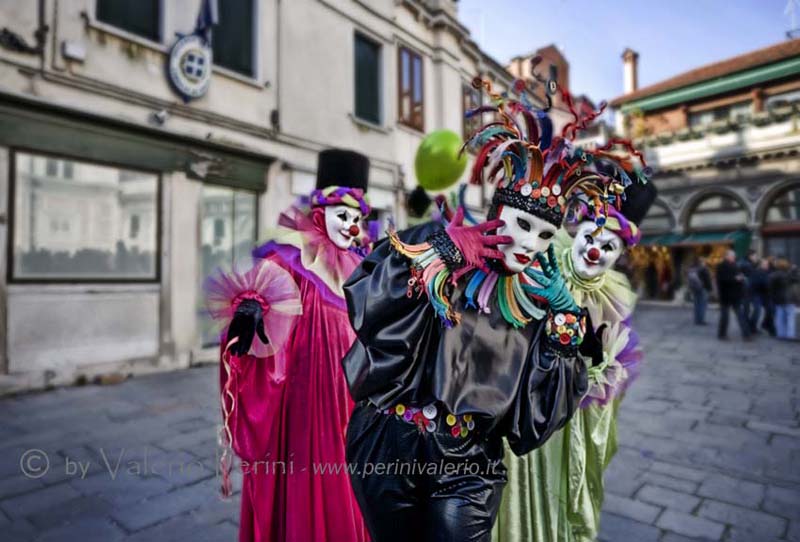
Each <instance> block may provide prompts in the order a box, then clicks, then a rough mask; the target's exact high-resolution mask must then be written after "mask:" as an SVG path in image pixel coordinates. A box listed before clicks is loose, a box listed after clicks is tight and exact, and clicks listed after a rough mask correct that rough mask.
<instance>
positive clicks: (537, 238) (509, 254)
mask: <svg viewBox="0 0 800 542" xmlns="http://www.w3.org/2000/svg"><path fill="white" fill-rule="evenodd" d="M497 218H499V219H500V220H502V221H503V222H505V225H504V226H501V227H500V228H498V229H497V235H508V236H509V237H511V239H512V241H511V243H510V244H508V245H498V247H497V248H498V249H499V250H500V252H502V253H503V263H504V264H505V266H506V269H508V270H509V271H511V272H512V273H520V272H522V271H523V270H524V269H525V268H526V267H528V265H530V263H531V262H532V260H533V257H534V256H535V255H536V253H537V252H544V251H546V250H547V247H548V246H549V245H550V241H551V240H552V238H553V236H554V235H555V234H556V230H557V229H558V228H556V227H555V226H553V225H552V224H550V223H549V222H548V221H546V220H543V219H541V218H539V217H538V216H534V215H532V214H531V213H526V212H525V211H520V210H519V209H515V208H514V207H510V206H508V205H503V208H502V209H501V210H500V215H499V216H498V217H497Z"/></svg>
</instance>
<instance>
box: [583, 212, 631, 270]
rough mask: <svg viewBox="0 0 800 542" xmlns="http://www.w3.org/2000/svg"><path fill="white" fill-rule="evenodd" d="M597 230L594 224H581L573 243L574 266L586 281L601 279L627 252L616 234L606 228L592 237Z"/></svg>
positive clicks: (587, 222)
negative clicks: (624, 252)
mask: <svg viewBox="0 0 800 542" xmlns="http://www.w3.org/2000/svg"><path fill="white" fill-rule="evenodd" d="M596 229H597V226H596V225H595V224H594V222H589V221H584V222H581V223H580V225H579V226H578V230H577V231H576V232H575V239H574V241H573V242H572V265H573V267H574V269H575V272H576V273H577V274H578V276H580V277H581V278H584V279H593V278H596V277H599V276H600V275H602V274H603V273H605V272H606V271H608V270H609V269H611V268H612V267H613V266H614V264H615V263H616V262H617V260H618V259H619V257H620V256H621V255H622V252H623V251H624V250H625V243H623V241H622V239H620V237H619V236H618V235H617V234H616V233H614V232H612V231H610V230H609V229H608V228H604V229H602V230H600V232H599V233H597V234H596V235H592V234H593V233H594V232H595V230H596Z"/></svg>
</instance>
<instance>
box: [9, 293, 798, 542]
mask: <svg viewBox="0 0 800 542" xmlns="http://www.w3.org/2000/svg"><path fill="white" fill-rule="evenodd" d="M711 316H712V319H713V318H715V317H716V314H715V313H713V312H712V313H711ZM689 321H690V316H689V311H688V309H683V310H679V309H671V308H652V307H642V308H641V309H640V310H639V312H638V313H637V317H636V326H637V329H638V330H639V331H640V333H641V335H642V338H643V342H644V344H645V347H646V349H647V360H646V364H647V365H646V368H645V371H644V373H643V375H642V377H641V378H640V380H639V381H638V382H637V384H636V385H635V386H634V387H633V388H632V389H631V390H630V391H629V394H628V397H627V398H626V400H625V402H624V403H623V406H622V411H621V416H620V430H619V432H620V440H621V446H620V451H619V453H618V454H617V456H616V458H615V459H614V461H613V462H612V464H611V466H610V469H609V472H608V476H607V482H608V493H607V497H606V506H605V512H604V517H603V524H602V533H601V540H602V541H603V542H649V541H659V542H681V541H688V540H698V539H699V540H722V541H725V542H773V541H777V540H791V541H795V542H800V424H798V421H800V394H799V393H798V386H799V385H800V379H799V378H798V377H799V376H800V348H798V346H800V343H794V344H790V343H781V342H778V341H775V340H771V339H769V338H765V337H759V338H758V340H757V341H756V342H754V343H743V342H741V341H740V340H738V339H737V338H732V339H731V340H730V341H728V342H726V343H718V342H717V341H716V340H715V339H714V338H713V336H714V329H713V328H712V327H711V326H709V327H705V328H698V327H694V326H691V325H690V324H689ZM733 331H735V324H734V330H733ZM732 337H735V334H734V333H732ZM215 375H216V368H213V367H205V368H197V369H192V370H188V371H182V372H175V373H169V374H160V375H153V376H147V377H141V378H136V379H133V380H129V381H127V382H125V383H123V384H121V385H118V386H106V387H98V386H87V387H80V388H71V389H58V390H54V391H50V392H44V393H36V394H30V395H26V396H21V397H17V398H6V399H0V540H2V541H3V542H16V541H30V540H37V541H47V542H56V541H73V540H80V541H82V542H92V541H102V542H114V541H126V542H134V541H135V542H173V541H175V542H177V541H184V540H186V541H188V540H192V541H196V540H202V541H208V542H214V541H225V542H231V541H235V540H236V531H237V521H238V520H237V516H238V494H237V495H236V496H235V497H234V498H233V499H231V500H230V501H222V500H220V499H219V497H218V496H217V495H218V493H217V489H218V485H219V484H218V481H217V478H216V476H215V465H216V454H217V446H216V436H215V435H216V431H215V427H216V426H217V424H218V423H219V413H218V407H217V399H216V397H217V395H216V393H217V384H216V378H215ZM45 454H46V455H45ZM45 467H47V469H46V470H45ZM22 469H25V470H26V471H27V473H28V474H27V476H26V475H24V474H23V472H22ZM236 482H237V486H238V485H239V483H240V482H239V481H238V480H237V481H236Z"/></svg>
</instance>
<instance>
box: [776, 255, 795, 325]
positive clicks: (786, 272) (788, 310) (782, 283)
mask: <svg viewBox="0 0 800 542" xmlns="http://www.w3.org/2000/svg"><path fill="white" fill-rule="evenodd" d="M796 279H797V277H796V276H795V275H794V274H791V273H790V265H789V261H788V260H785V259H783V258H781V259H779V260H778V261H776V262H775V271H773V272H772V273H770V275H769V292H770V297H771V298H772V302H773V304H774V306H775V334H776V336H777V337H778V338H779V339H794V338H795V310H796V309H795V306H794V303H793V302H792V300H791V296H790V295H789V289H790V288H791V285H792V282H796Z"/></svg>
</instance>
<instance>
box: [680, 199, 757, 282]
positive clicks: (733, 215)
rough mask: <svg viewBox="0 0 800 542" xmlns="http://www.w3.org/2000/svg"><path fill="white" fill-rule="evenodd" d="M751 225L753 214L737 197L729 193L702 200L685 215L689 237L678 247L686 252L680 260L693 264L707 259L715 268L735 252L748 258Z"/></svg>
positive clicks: (685, 237) (687, 235)
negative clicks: (749, 227) (704, 258)
mask: <svg viewBox="0 0 800 542" xmlns="http://www.w3.org/2000/svg"><path fill="white" fill-rule="evenodd" d="M749 223H750V212H749V211H748V210H747V207H745V204H744V202H742V201H741V200H740V199H739V198H738V197H737V196H735V195H733V194H731V193H727V192H710V193H707V194H705V195H703V196H701V197H700V198H698V199H697V200H696V201H695V202H694V204H693V205H692V206H691V207H690V208H689V209H688V212H687V213H686V215H685V226H686V227H685V230H686V235H685V236H684V237H683V239H681V241H680V242H679V243H677V244H676V246H678V247H682V248H683V249H684V250H683V251H682V253H681V254H680V259H681V260H682V262H683V263H689V264H691V262H692V261H694V260H695V259H696V258H698V257H700V256H703V257H706V258H708V263H709V265H711V266H712V267H713V266H716V265H717V264H718V263H719V262H720V261H722V257H723V256H724V254H725V251H727V250H728V249H731V248H732V249H734V250H735V251H736V253H737V255H738V256H739V257H744V255H745V254H746V253H747V249H748V248H750V239H751V234H750V230H749V229H748V228H747V225H748V224H749Z"/></svg>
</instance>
